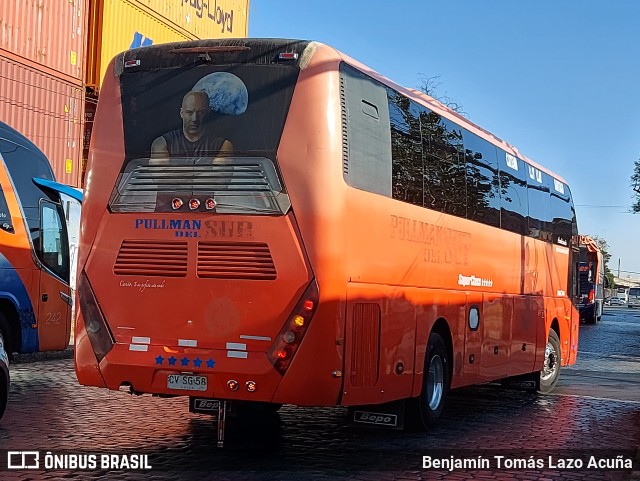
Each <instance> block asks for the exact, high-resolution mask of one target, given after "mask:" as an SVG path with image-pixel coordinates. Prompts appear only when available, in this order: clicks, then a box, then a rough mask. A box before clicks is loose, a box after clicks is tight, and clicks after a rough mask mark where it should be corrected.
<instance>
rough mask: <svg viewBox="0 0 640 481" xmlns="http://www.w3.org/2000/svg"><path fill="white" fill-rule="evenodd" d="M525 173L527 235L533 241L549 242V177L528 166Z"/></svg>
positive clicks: (550, 219) (550, 223) (550, 232)
mask: <svg viewBox="0 0 640 481" xmlns="http://www.w3.org/2000/svg"><path fill="white" fill-rule="evenodd" d="M524 166H525V169H526V171H527V174H528V175H527V197H528V200H529V217H528V225H529V235H530V236H531V237H533V238H534V239H542V240H544V241H549V242H550V241H551V237H552V235H551V234H552V229H551V225H552V222H551V221H552V217H551V200H550V193H549V180H550V178H549V176H548V175H547V174H545V173H544V172H542V171H541V170H540V169H537V168H535V167H533V166H531V165H529V164H526V163H525V164H524Z"/></svg>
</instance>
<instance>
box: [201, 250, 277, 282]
mask: <svg viewBox="0 0 640 481" xmlns="http://www.w3.org/2000/svg"><path fill="white" fill-rule="evenodd" d="M198 277H206V278H216V279H251V280H273V279H275V278H276V267H275V265H274V264H273V259H272V258H271V252H269V246H267V244H263V243H257V242H244V243H236V242H200V243H198Z"/></svg>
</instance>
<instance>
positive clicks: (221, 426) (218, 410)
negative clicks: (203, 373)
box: [189, 397, 231, 448]
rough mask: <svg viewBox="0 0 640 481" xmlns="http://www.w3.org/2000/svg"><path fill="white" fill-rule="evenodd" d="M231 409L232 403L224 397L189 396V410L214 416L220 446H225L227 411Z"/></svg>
mask: <svg viewBox="0 0 640 481" xmlns="http://www.w3.org/2000/svg"><path fill="white" fill-rule="evenodd" d="M230 409H231V403H230V402H229V401H224V400H222V399H211V398H198V397H190V398H189V412H192V413H196V414H209V415H211V416H213V420H214V422H215V423H216V432H217V436H218V444H217V445H218V447H219V448H222V447H223V446H224V434H225V427H226V420H227V413H228V411H229V410H230Z"/></svg>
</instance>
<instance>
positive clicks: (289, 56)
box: [278, 52, 298, 60]
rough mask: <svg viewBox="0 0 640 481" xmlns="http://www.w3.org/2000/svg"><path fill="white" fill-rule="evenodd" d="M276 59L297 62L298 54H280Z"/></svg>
mask: <svg viewBox="0 0 640 481" xmlns="http://www.w3.org/2000/svg"><path fill="white" fill-rule="evenodd" d="M278 58H279V59H280V60H298V54H297V53H293V52H280V55H278Z"/></svg>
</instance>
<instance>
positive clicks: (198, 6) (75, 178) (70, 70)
mask: <svg viewBox="0 0 640 481" xmlns="http://www.w3.org/2000/svg"><path fill="white" fill-rule="evenodd" d="M248 10H249V1H248V0H208V1H207V0H64V1H63V0H20V1H17V0H0V119H1V120H3V121H4V122H6V123H8V124H9V125H11V126H13V127H14V128H16V129H18V130H19V131H20V132H22V133H23V134H24V135H26V136H27V137H29V138H30V139H31V140H32V141H33V142H34V143H35V144H36V145H38V147H40V148H41V149H42V150H43V152H44V153H45V154H46V155H47V157H49V160H50V161H51V163H52V165H53V168H54V171H55V174H56V178H57V179H58V180H59V181H60V182H64V183H67V184H69V185H73V186H81V184H82V170H83V169H82V167H83V165H84V162H85V161H86V155H87V154H86V152H87V149H86V147H88V145H87V143H88V141H89V138H90V132H91V122H92V119H93V116H92V114H93V111H94V107H95V102H96V99H97V95H98V93H99V88H100V84H101V82H102V78H103V76H104V73H105V70H106V68H107V66H108V64H109V62H110V61H111V59H112V58H113V57H114V56H115V55H116V54H118V53H119V52H121V51H123V50H127V49H129V48H135V47H141V46H145V45H151V44H155V43H165V42H176V41H180V40H188V39H198V38H222V37H246V36H247V34H248V31H247V30H248ZM83 125H84V129H83ZM83 147H84V148H83Z"/></svg>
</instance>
